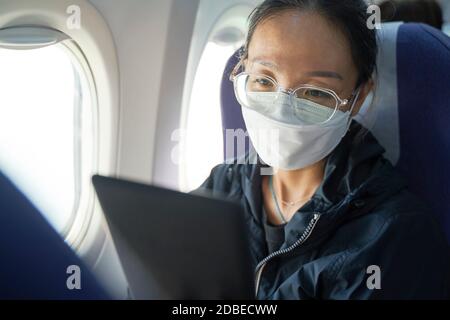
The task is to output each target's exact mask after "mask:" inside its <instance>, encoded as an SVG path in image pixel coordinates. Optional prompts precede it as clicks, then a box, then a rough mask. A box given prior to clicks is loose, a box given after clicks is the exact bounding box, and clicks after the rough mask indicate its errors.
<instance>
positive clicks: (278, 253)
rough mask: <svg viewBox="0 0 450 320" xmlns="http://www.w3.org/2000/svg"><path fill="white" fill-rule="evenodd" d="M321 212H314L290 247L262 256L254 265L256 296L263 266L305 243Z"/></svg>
mask: <svg viewBox="0 0 450 320" xmlns="http://www.w3.org/2000/svg"><path fill="white" fill-rule="evenodd" d="M320 216H321V214H320V213H315V214H314V216H313V218H312V219H311V220H310V221H309V223H308V225H307V226H306V229H305V231H304V232H303V233H302V235H301V236H300V238H298V240H297V241H296V242H295V243H294V244H292V245H291V246H290V247H288V248H285V249H283V250H278V251H275V252H273V253H271V254H270V255H269V256H267V257H266V258H264V259H263V260H262V261H261V262H260V263H258V265H257V266H256V270H257V271H256V281H255V282H256V288H255V293H256V296H255V297H258V291H259V285H260V280H261V276H262V273H263V270H264V267H265V266H266V265H267V263H268V262H269V261H270V260H272V259H273V258H276V257H279V256H281V255H284V254H287V253H290V252H291V251H293V250H294V249H296V248H298V247H299V246H301V245H302V244H303V243H305V241H306V240H308V238H309V236H310V235H311V233H312V232H313V230H314V228H315V227H316V224H317V222H318V221H319V219H320Z"/></svg>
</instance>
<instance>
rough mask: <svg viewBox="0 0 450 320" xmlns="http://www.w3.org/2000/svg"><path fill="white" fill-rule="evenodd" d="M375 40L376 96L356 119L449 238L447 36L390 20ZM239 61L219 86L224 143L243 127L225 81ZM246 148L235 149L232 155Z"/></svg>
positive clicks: (449, 60)
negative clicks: (372, 135)
mask: <svg viewBox="0 0 450 320" xmlns="http://www.w3.org/2000/svg"><path fill="white" fill-rule="evenodd" d="M378 41H379V56H378V62H377V68H378V74H377V88H376V92H375V96H374V97H373V103H372V99H367V101H366V103H365V104H364V106H363V107H362V108H361V111H360V114H359V115H358V116H357V117H356V120H357V121H358V122H360V123H362V124H363V125H364V126H366V127H367V128H369V129H370V131H371V132H372V133H373V134H374V136H375V137H376V138H377V139H378V140H379V142H380V144H381V145H382V146H383V147H384V148H385V149H386V153H385V156H386V158H387V159H389V160H390V161H391V162H392V163H393V164H394V165H396V166H397V168H398V169H399V171H400V172H401V173H402V174H403V176H404V177H405V178H406V179H407V180H408V183H409V186H410V189H411V191H412V192H414V193H416V194H417V195H419V196H420V197H421V198H422V199H424V200H425V201H427V203H428V205H429V206H430V207H431V208H432V211H433V212H434V213H435V214H436V216H437V218H438V220H439V221H440V223H441V224H442V226H443V229H444V231H445V233H446V235H447V239H448V241H449V243H450V191H449V190H450V171H449V170H446V168H447V166H448V164H449V163H450V132H449V131H448V127H449V125H448V124H449V123H450V90H448V84H449V83H450V38H449V37H448V36H446V35H445V34H444V33H442V32H440V31H439V30H437V29H434V28H432V27H429V26H427V25H424V24H417V23H401V22H391V23H385V24H383V25H382V28H381V29H380V30H379V31H378ZM238 61H239V59H238V56H237V53H235V54H233V56H232V57H231V58H230V59H229V61H228V63H227V66H226V68H225V72H224V77H223V81H222V87H221V111H222V123H223V130H224V136H223V139H224V142H225V143H224V146H225V147H226V134H225V131H226V130H237V129H242V130H244V131H246V128H245V123H244V120H243V117H242V112H241V109H240V106H239V103H238V102H237V100H236V98H235V95H234V89H233V84H232V83H231V82H230V81H229V75H230V72H231V71H232V70H233V68H234V66H235V65H236V64H237V62H238ZM229 143H230V141H229ZM248 150H249V148H248V145H247V147H246V148H245V150H236V149H235V150H234V155H233V158H235V159H236V158H239V157H241V156H242V155H243V153H245V152H247V151H248ZM229 158H230V155H227V154H225V160H229Z"/></svg>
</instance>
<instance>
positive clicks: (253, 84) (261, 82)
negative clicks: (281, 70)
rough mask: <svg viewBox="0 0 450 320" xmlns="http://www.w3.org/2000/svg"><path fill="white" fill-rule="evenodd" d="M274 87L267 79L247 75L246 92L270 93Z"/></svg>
mask: <svg viewBox="0 0 450 320" xmlns="http://www.w3.org/2000/svg"><path fill="white" fill-rule="evenodd" d="M275 88H276V85H275V84H274V83H273V81H271V80H270V79H269V78H267V77H264V76H258V75H249V76H248V82H247V90H248V91H255V92H272V91H274V90H275Z"/></svg>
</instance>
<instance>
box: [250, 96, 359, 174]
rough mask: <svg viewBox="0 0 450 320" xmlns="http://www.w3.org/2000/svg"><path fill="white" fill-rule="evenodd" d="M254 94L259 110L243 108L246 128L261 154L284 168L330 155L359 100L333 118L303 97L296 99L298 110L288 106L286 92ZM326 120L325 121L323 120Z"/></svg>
mask: <svg viewBox="0 0 450 320" xmlns="http://www.w3.org/2000/svg"><path fill="white" fill-rule="evenodd" d="M271 94H272V95H273V93H269V94H268V93H252V95H251V97H249V99H250V100H251V103H252V104H253V103H254V104H257V107H256V105H255V109H257V110H273V111H272V112H268V111H263V112H264V113H261V112H258V111H255V110H252V109H249V108H246V107H242V113H243V116H244V120H245V124H246V126H247V131H248V134H249V136H250V139H251V140H252V143H253V146H254V147H255V150H256V152H257V153H258V155H259V157H260V158H261V159H262V160H263V161H264V162H265V163H266V164H268V165H269V166H271V167H272V168H275V169H282V170H297V169H302V168H305V167H308V166H310V165H312V164H315V163H317V162H319V161H320V160H323V159H324V158H325V157H327V156H328V155H329V154H330V153H331V152H332V151H333V150H334V149H335V148H336V147H337V146H338V144H339V143H340V142H341V140H342V138H343V137H344V136H345V134H346V133H347V131H348V128H349V127H350V123H351V121H350V117H351V113H352V111H353V108H354V106H355V102H356V101H357V100H358V96H359V93H358V94H357V95H356V98H355V99H354V102H353V105H352V107H351V109H350V110H349V111H347V112H343V111H339V110H337V111H336V113H335V114H334V115H333V117H332V118H331V120H329V121H327V122H325V123H321V124H317V123H320V122H323V121H325V120H326V119H328V118H329V112H330V109H329V108H327V107H323V106H320V105H317V104H315V103H313V102H310V101H307V100H304V99H295V102H294V103H295V109H296V110H301V111H298V112H300V113H301V119H302V120H300V119H299V117H297V116H296V115H294V109H293V108H291V107H290V106H289V99H290V96H289V95H288V94H285V93H276V94H277V95H278V98H277V99H275V100H274V99H273V96H272V97H271V96H270V95H271ZM321 119H323V120H321Z"/></svg>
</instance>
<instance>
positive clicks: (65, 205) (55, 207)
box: [0, 43, 93, 235]
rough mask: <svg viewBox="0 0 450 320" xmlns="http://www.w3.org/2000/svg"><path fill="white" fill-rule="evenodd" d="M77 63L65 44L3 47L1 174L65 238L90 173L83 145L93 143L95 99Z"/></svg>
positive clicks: (0, 50) (0, 54) (0, 74)
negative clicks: (25, 48)
mask: <svg viewBox="0 0 450 320" xmlns="http://www.w3.org/2000/svg"><path fill="white" fill-rule="evenodd" d="M75 60H76V59H75V57H74V55H73V54H72V52H71V51H70V50H69V49H68V47H66V46H65V45H64V44H62V43H58V44H54V45H51V46H47V47H43V48H38V49H29V50H16V49H10V48H0V70H1V72H0V88H1V92H2V94H1V97H0V170H2V172H4V173H5V174H6V175H7V176H9V178H10V179H11V180H12V181H13V182H14V183H15V184H16V185H17V186H18V187H19V188H20V189H21V190H22V191H23V193H24V194H25V195H26V196H27V197H28V198H29V199H30V200H31V201H32V202H33V204H34V205H35V206H36V207H37V208H38V209H39V210H40V211H41V212H42V213H43V214H44V216H45V217H46V218H47V219H48V221H49V222H50V223H51V224H52V225H53V227H54V228H55V229H56V230H58V231H59V232H60V233H62V234H63V235H65V234H67V233H68V231H69V230H70V228H71V225H72V223H73V221H74V218H75V214H76V212H77V208H78V206H79V203H80V201H79V200H80V196H81V191H82V185H83V181H82V177H83V172H84V171H85V170H88V169H89V165H87V164H86V162H83V161H82V159H84V158H85V157H86V155H87V154H88V153H89V152H87V153H85V154H83V151H84V150H85V149H84V148H83V146H84V145H88V146H89V145H90V144H91V143H92V142H91V140H93V137H92V135H91V136H89V135H86V133H85V132H86V128H89V127H90V125H91V122H90V121H91V120H90V117H91V113H92V110H91V109H92V108H91V105H90V103H91V102H90V101H91V97H90V93H89V90H88V89H87V88H88V85H87V83H86V80H85V79H86V78H85V77H84V75H83V74H82V72H81V71H80V70H81V69H80V68H79V67H78V66H77V64H76V62H75ZM88 132H89V130H88ZM85 142H86V143H85ZM82 143H83V145H82Z"/></svg>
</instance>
